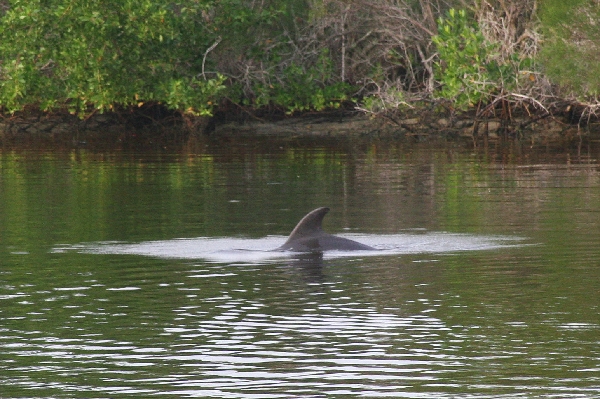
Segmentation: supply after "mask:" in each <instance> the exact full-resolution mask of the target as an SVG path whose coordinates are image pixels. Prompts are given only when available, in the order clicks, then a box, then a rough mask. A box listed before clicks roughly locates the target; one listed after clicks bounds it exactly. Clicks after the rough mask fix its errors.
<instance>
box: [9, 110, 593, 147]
mask: <svg viewBox="0 0 600 399" xmlns="http://www.w3.org/2000/svg"><path fill="white" fill-rule="evenodd" d="M472 114H473V113H471V114H469V113H463V114H460V115H458V116H455V117H454V118H453V117H451V116H449V115H446V114H442V113H435V112H430V111H427V110H411V111H410V112H409V113H405V114H403V115H401V114H400V112H398V113H396V114H395V115H387V116H386V115H378V116H375V117H371V116H368V115H365V114H362V113H357V112H348V111H345V112H344V111H335V112H326V111H325V112H317V113H306V114H301V115H296V116H289V117H270V118H263V119H258V118H254V119H252V120H251V119H250V118H245V120H244V119H240V118H239V115H237V116H236V115H222V114H221V115H218V116H215V117H212V118H193V119H187V118H182V117H177V116H176V115H166V116H164V115H161V116H162V117H158V118H155V117H153V116H152V115H147V114H143V113H116V112H114V113H105V114H94V115H91V116H90V117H88V118H86V119H79V118H77V117H75V116H73V115H70V114H46V113H23V114H22V115H16V116H13V117H10V118H4V119H3V120H0V147H3V148H6V147H21V146H26V147H29V146H33V147H37V146H40V145H49V146H52V147H55V146H58V147H63V148H64V147H67V148H68V147H71V148H80V147H85V146H88V145H92V146H93V147H104V148H113V147H120V146H128V145H133V146H138V147H139V146H152V145H153V144H154V145H160V143H161V142H169V143H179V144H184V143H185V142H187V141H189V140H190V139H193V138H195V139H198V138H199V137H207V138H210V139H212V140H218V139H220V138H222V139H226V140H230V139H232V138H240V139H242V138H244V137H246V138H248V137H278V138H294V137H315V138H317V137H328V138H336V137H339V138H347V139H386V140H400V141H401V140H411V141H417V142H424V141H439V140H444V141H464V140H472V141H473V143H474V145H477V143H478V142H488V141H501V140H514V141H524V142H528V143H531V144H540V143H551V142H552V143H566V142H570V141H573V140H578V141H581V140H582V139H583V138H587V139H590V140H592V141H597V140H600V123H597V122H596V121H594V122H590V123H588V124H587V125H586V126H578V125H577V124H573V123H569V121H568V116H567V115H564V116H543V117H537V118H535V117H533V116H532V117H529V116H516V117H514V118H512V119H511V120H506V119H502V118H485V119H484V118H475V117H474V115H472Z"/></svg>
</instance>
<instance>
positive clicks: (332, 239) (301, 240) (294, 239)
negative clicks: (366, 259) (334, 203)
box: [276, 207, 376, 252]
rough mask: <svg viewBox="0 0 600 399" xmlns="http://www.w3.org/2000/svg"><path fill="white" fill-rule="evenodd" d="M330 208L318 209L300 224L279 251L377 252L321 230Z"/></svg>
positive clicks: (305, 217)
mask: <svg viewBox="0 0 600 399" xmlns="http://www.w3.org/2000/svg"><path fill="white" fill-rule="evenodd" d="M327 212H329V208H326V207H322V208H317V209H315V210H313V211H311V212H309V213H308V214H307V215H306V216H304V217H303V218H302V220H300V222H298V224H297V225H296V227H294V230H292V233H291V234H290V236H289V237H288V239H287V241H286V242H285V243H284V244H283V245H282V246H280V247H279V248H277V249H276V250H277V251H294V252H323V251H332V250H338V251H375V250H376V248H373V247H370V246H368V245H365V244H361V243H359V242H356V241H352V240H349V239H347V238H342V237H336V236H334V235H331V234H327V233H325V232H324V231H323V229H322V228H321V224H322V223H323V218H324V217H325V215H326V214H327Z"/></svg>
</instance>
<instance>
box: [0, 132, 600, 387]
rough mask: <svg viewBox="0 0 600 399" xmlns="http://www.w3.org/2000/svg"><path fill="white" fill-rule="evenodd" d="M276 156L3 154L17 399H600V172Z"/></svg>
mask: <svg viewBox="0 0 600 399" xmlns="http://www.w3.org/2000/svg"><path fill="white" fill-rule="evenodd" d="M271 145H272V147H269V148H270V150H269V151H264V152H261V151H254V150H253V149H252V148H253V147H252V146H251V145H248V146H246V147H244V148H242V147H237V146H233V147H232V148H221V149H220V150H216V149H214V150H211V151H212V152H211V151H208V152H204V153H198V154H187V155H186V156H181V155H173V156H164V155H161V156H159V157H156V158H151V157H149V156H148V155H140V156H139V158H138V155H127V154H122V155H114V154H113V155H97V154H96V155H95V154H86V153H73V154H70V155H68V156H65V155H64V154H63V155H44V154H37V155H36V154H19V153H16V152H15V153H0V166H1V168H0V387H1V388H0V396H1V397H7V398H10V397H64V396H68V397H86V398H87V397H103V398H108V397H121V396H138V397H150V396H165V397H177V398H180V397H198V398H200V397H215V398H257V397H260V398H290V397H312V398H324V397H332V396H334V397H337V396H340V397H343V396H348V397H385V396H387V397H405V398H456V397H461V398H462V397H465V398H514V397H556V398H593V397H598V396H600V362H599V360H598V359H600V350H599V348H600V345H598V344H599V341H598V337H599V336H600V335H599V333H600V323H599V320H598V314H599V311H600V308H599V307H600V297H599V295H600V293H599V290H598V287H597V286H598V284H597V283H598V278H599V277H600V276H599V272H600V268H598V261H597V259H598V258H599V256H600V252H599V251H600V247H599V246H598V245H597V237H598V235H599V233H600V219H599V218H598V209H600V173H599V167H598V162H597V161H595V160H594V159H595V158H594V157H589V158H586V160H585V162H581V163H579V164H577V163H573V161H572V160H571V161H570V163H568V162H561V161H556V160H555V161H554V163H549V162H546V161H545V163H541V162H525V163H523V162H517V161H513V162H512V163H511V162H492V161H489V160H486V158H485V157H484V156H480V155H478V154H471V153H462V152H451V151H448V150H446V149H445V150H442V151H438V150H436V151H434V150H431V149H419V148H412V149H403V148H394V147H391V148H387V149H383V148H380V147H376V146H370V147H369V146H366V147H364V148H363V147H360V146H359V147H358V148H355V147H351V148H350V147H326V146H318V145H315V143H311V145H307V146H294V145H291V144H290V143H289V142H282V143H278V144H277V145H275V143H272V144H271ZM144 157H147V158H144ZM321 205H328V206H330V207H331V208H332V212H331V215H330V216H329V217H328V219H326V221H325V224H326V230H327V231H330V232H332V233H335V234H339V235H342V236H346V237H350V238H352V239H353V240H356V241H360V242H364V243H366V244H368V245H373V246H376V247H378V248H379V249H380V251H377V252H376V253H371V252H368V253H353V254H348V253H342V252H331V253H329V252H328V253H325V254H322V255H321V254H283V256H282V254H281V253H276V254H275V255H276V256H274V253H272V252H270V250H271V249H273V248H276V247H278V246H279V245H281V243H282V242H283V241H284V240H285V236H286V235H287V234H289V231H290V229H291V228H292V227H293V226H294V225H295V223H296V222H297V220H298V217H299V216H302V215H304V214H305V213H306V212H307V211H308V210H310V209H313V208H314V207H316V206H321ZM174 237H184V238H180V239H175V238H174ZM194 237H201V238H194ZM532 244H533V245H532Z"/></svg>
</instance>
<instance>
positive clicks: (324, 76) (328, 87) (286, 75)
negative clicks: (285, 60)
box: [254, 51, 352, 114]
mask: <svg viewBox="0 0 600 399" xmlns="http://www.w3.org/2000/svg"><path fill="white" fill-rule="evenodd" d="M333 72H334V70H333V65H332V62H331V59H330V58H329V53H328V52H327V51H323V52H322V53H321V55H320V56H319V59H318V62H317V63H316V64H315V65H313V66H311V67H308V68H306V67H304V66H301V65H297V64H292V65H290V66H288V67H286V68H285V69H284V70H283V72H282V74H281V80H280V81H278V82H276V83H270V84H262V83H259V84H256V86H255V88H254V90H255V93H256V98H255V99H254V105H255V106H257V107H264V106H268V105H276V106H280V107H283V108H284V109H285V111H286V113H288V114H292V113H294V112H296V111H308V110H315V111H321V110H323V109H326V108H338V107H339V106H340V105H341V104H342V102H344V101H346V100H348V99H349V93H350V90H351V88H352V87H351V86H350V85H349V84H347V83H345V82H339V81H338V82H334V83H331V82H333V81H334V79H333Z"/></svg>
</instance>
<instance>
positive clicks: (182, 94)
mask: <svg viewBox="0 0 600 399" xmlns="http://www.w3.org/2000/svg"><path fill="white" fill-rule="evenodd" d="M209 6H210V2H209V1H204V2H202V1H200V2H185V3H183V2H182V3H176V2H172V1H167V0H135V1H133V0H86V1H75V0H46V1H41V0H30V1H13V2H12V4H11V5H10V8H9V9H8V10H7V11H6V12H5V13H4V15H3V16H2V17H1V19H0V59H1V60H2V69H1V73H0V106H2V108H3V109H4V111H5V112H15V111H18V110H21V109H23V108H24V107H25V106H26V105H32V104H35V105H37V106H39V107H40V108H41V109H42V110H44V111H49V110H53V109H59V108H66V109H68V110H69V111H70V112H72V113H77V114H79V115H81V116H83V115H85V114H86V113H88V112H91V111H94V110H99V111H101V112H102V111H105V110H108V109H112V108H113V107H114V106H116V105H122V106H130V105H140V104H142V103H144V102H159V103H165V104H167V105H168V106H169V107H171V108H172V109H176V110H179V111H181V112H186V113H192V114H207V113H210V111H211V109H212V104H213V103H214V99H215V97H216V96H218V94H219V92H220V91H221V90H222V89H223V86H222V82H223V78H222V77H220V76H218V75H212V76H211V77H210V78H208V77H206V75H204V76H203V77H201V76H200V74H201V73H202V72H203V70H202V59H203V52H204V51H205V49H207V48H208V47H209V46H210V44H211V43H213V42H214V41H215V38H216V34H215V33H214V32H211V31H210V29H207V25H209V24H206V23H205V22H206V21H205V20H204V18H205V15H206V14H205V12H206V11H207V10H208V9H209ZM203 13H204V14H203Z"/></svg>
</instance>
